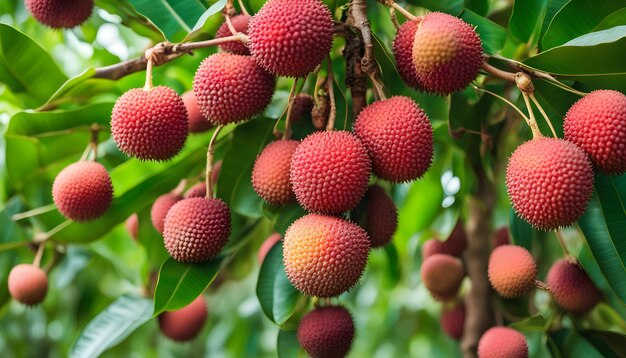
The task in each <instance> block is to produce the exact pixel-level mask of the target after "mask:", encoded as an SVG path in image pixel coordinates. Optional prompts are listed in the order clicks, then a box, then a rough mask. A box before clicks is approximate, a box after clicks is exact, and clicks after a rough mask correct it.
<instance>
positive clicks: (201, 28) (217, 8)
mask: <svg viewBox="0 0 626 358" xmlns="http://www.w3.org/2000/svg"><path fill="white" fill-rule="evenodd" d="M226 1H227V0H219V1H217V2H216V3H215V4H213V5H211V7H209V8H208V9H207V10H206V11H205V12H204V13H203V14H202V16H200V18H199V19H198V21H197V22H196V24H195V25H194V26H193V29H191V32H189V33H188V34H187V36H186V37H185V40H184V41H189V40H192V39H194V38H196V37H198V35H200V34H201V33H202V32H205V30H206V25H207V21H208V20H209V18H211V17H212V16H213V15H216V14H219V13H220V12H221V11H222V9H223V8H224V6H226ZM219 21H220V22H221V21H222V19H221V16H220V18H219Z"/></svg>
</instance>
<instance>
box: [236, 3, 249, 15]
mask: <svg viewBox="0 0 626 358" xmlns="http://www.w3.org/2000/svg"><path fill="white" fill-rule="evenodd" d="M238 3H239V8H240V9H241V12H242V13H243V14H244V15H246V16H250V13H249V12H248V10H247V9H246V6H245V5H244V3H243V1H242V0H239V1H238Z"/></svg>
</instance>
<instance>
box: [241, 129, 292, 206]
mask: <svg viewBox="0 0 626 358" xmlns="http://www.w3.org/2000/svg"><path fill="white" fill-rule="evenodd" d="M298 144H300V142H298V141H297V140H277V141H275V142H272V143H270V144H268V145H267V147H265V148H264V149H263V151H262V152H261V154H259V156H258V157H257V158H256V161H255V162H254V167H253V168H252V187H253V188H254V191H255V192H256V193H257V194H258V195H259V196H260V197H261V198H263V200H265V201H266V202H267V203H268V204H271V205H279V206H280V205H287V204H289V203H292V202H293V201H294V200H295V195H294V193H293V190H292V188H291V182H290V181H289V167H290V166H291V157H292V156H293V153H294V152H295V151H296V148H297V147H298Z"/></svg>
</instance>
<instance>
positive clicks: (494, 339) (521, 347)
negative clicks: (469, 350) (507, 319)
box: [478, 327, 528, 358]
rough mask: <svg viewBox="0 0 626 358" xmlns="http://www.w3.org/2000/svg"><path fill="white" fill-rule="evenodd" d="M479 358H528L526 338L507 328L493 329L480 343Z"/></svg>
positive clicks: (488, 331) (484, 335)
mask: <svg viewBox="0 0 626 358" xmlns="http://www.w3.org/2000/svg"><path fill="white" fill-rule="evenodd" d="M478 357H479V358H502V357H507V358H527V357H528V344H527V343H526V337H524V335H523V334H521V333H519V332H518V331H516V330H514V329H511V328H507V327H492V328H490V329H488V330H487V332H485V333H484V334H483V336H482V337H481V338H480V341H479V342H478Z"/></svg>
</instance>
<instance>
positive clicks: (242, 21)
mask: <svg viewBox="0 0 626 358" xmlns="http://www.w3.org/2000/svg"><path fill="white" fill-rule="evenodd" d="M250 18H251V16H249V15H245V14H239V15H235V16H233V17H231V18H230V22H231V23H232V24H233V28H234V29H235V31H236V32H240V33H242V34H246V35H247V34H248V22H249V21H250ZM232 34H233V33H232V32H231V31H230V28H229V27H228V24H227V23H226V22H225V21H224V23H223V24H222V25H221V26H220V28H219V29H217V32H216V33H215V37H216V38H220V37H228V36H231V35H232ZM220 48H221V49H222V50H224V51H226V52H230V53H234V54H235V55H243V56H249V55H250V50H248V47H247V46H246V45H244V44H242V43H241V42H239V41H230V42H225V43H223V44H220Z"/></svg>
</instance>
